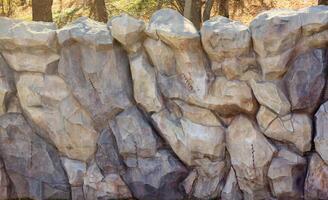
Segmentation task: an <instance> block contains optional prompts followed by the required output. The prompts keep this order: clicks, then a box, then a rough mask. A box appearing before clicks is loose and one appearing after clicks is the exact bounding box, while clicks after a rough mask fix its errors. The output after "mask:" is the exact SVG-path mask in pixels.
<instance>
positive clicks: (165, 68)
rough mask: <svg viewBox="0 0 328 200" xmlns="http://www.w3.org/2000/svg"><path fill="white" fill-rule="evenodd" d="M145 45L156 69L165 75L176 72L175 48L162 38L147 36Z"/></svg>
mask: <svg viewBox="0 0 328 200" xmlns="http://www.w3.org/2000/svg"><path fill="white" fill-rule="evenodd" d="M143 46H144V47H145V49H146V51H147V54H148V55H149V58H150V60H151V62H152V63H153V65H154V67H155V68H156V70H157V71H158V72H159V73H161V74H164V75H167V76H172V75H174V74H175V73H176V60H175V57H174V52H173V50H172V49H171V48H170V47H169V46H168V45H166V44H165V43H164V42H162V41H161V40H154V39H151V38H147V39H146V40H145V41H144V43H143Z"/></svg>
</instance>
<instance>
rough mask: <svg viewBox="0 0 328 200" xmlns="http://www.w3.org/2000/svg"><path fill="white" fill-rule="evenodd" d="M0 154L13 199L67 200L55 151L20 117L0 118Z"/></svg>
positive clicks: (9, 115) (63, 173) (66, 192)
mask: <svg viewBox="0 0 328 200" xmlns="http://www.w3.org/2000/svg"><path fill="white" fill-rule="evenodd" d="M0 132H1V134H0V143H1V145H0V152H1V157H2V158H3V161H4V164H5V168H6V172H7V173H8V175H9V178H10V182H11V183H12V190H13V191H14V194H16V195H15V196H12V197H11V198H27V197H28V198H32V199H39V200H41V199H68V198H69V195H70V190H69V183H68V179H67V177H66V173H65V171H64V169H63V167H62V165H61V161H60V158H59V156H58V152H57V151H56V150H55V148H54V147H52V146H51V145H49V144H48V143H46V142H45V141H44V140H43V139H41V138H40V137H39V136H38V135H36V134H35V132H34V131H33V130H32V128H31V127H30V126H29V125H28V123H27V122H26V121H25V119H24V117H23V116H22V115H20V114H6V115H3V116H1V117H0Z"/></svg>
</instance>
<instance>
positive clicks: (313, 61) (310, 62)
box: [284, 49, 327, 112]
mask: <svg viewBox="0 0 328 200" xmlns="http://www.w3.org/2000/svg"><path fill="white" fill-rule="evenodd" d="M326 67H327V62H326V51H325V50H324V49H313V50H310V51H308V52H307V53H304V54H301V55H299V56H298V57H297V58H296V59H295V61H294V62H293V64H292V65H291V66H290V69H289V71H288V72H287V73H286V75H285V77H284V80H285V84H286V86H287V91H288V94H289V99H290V103H291V107H292V110H304V109H307V110H309V111H310V112H311V111H313V110H314V109H315V108H316V106H317V104H318V101H319V100H320V97H321V93H322V90H323V88H324V86H325V81H326V79H325V77H326V72H325V71H326Z"/></svg>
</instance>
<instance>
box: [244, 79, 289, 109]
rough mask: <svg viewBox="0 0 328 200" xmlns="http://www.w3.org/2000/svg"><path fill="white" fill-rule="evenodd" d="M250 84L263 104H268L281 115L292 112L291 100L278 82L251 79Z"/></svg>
mask: <svg viewBox="0 0 328 200" xmlns="http://www.w3.org/2000/svg"><path fill="white" fill-rule="evenodd" d="M250 85H251V87H252V90H253V92H254V95H255V97H256V99H257V101H258V102H259V103H260V104H261V105H264V106H267V107H268V108H270V109H272V110H273V111H274V112H276V113H277V114H279V115H286V114H288V113H289V112H290V103H289V100H288V98H287V97H286V95H285V94H284V92H283V91H282V89H281V88H280V87H279V86H278V85H277V84H276V83H273V82H256V81H254V80H251V81H250Z"/></svg>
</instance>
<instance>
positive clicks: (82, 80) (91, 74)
mask: <svg viewBox="0 0 328 200" xmlns="http://www.w3.org/2000/svg"><path fill="white" fill-rule="evenodd" d="M57 34H58V40H59V43H60V44H61V45H62V49H61V59H60V62H59V66H58V72H59V74H60V76H61V77H63V79H64V80H65V82H66V83H67V85H68V87H69V88H70V89H71V91H72V93H73V95H74V96H75V97H76V99H77V100H78V101H79V102H80V103H81V104H82V106H83V107H84V108H85V109H86V110H87V111H89V112H90V113H91V115H92V118H93V120H94V122H95V126H96V127H95V128H97V129H98V130H101V129H102V128H103V127H105V126H106V124H107V123H108V120H110V119H112V118H113V117H114V116H115V115H116V114H117V113H119V112H121V111H122V110H124V109H125V108H127V107H129V106H130V105H132V103H131V99H132V95H131V91H132V86H131V81H130V76H129V66H128V58H127V57H126V55H125V53H124V51H123V49H122V48H121V47H119V46H118V45H117V44H116V43H115V42H113V38H112V36H111V33H110V31H109V30H108V29H107V26H106V25H105V24H102V23H99V22H95V21H93V20H90V19H88V18H84V17H82V18H79V19H77V20H76V21H74V22H73V23H72V24H70V25H68V26H66V27H64V28H62V29H60V30H58V31H57Z"/></svg>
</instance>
